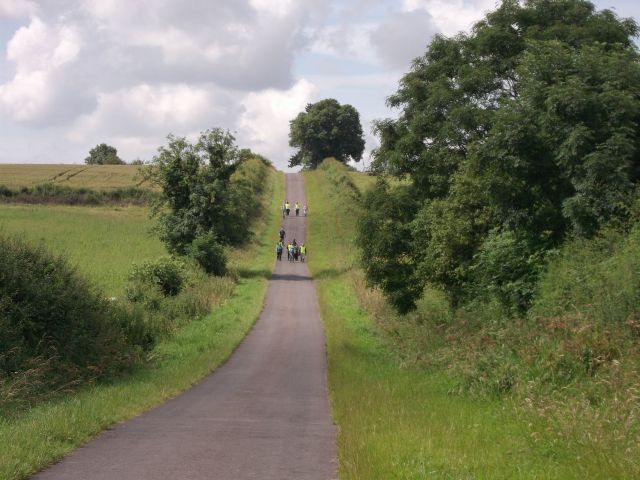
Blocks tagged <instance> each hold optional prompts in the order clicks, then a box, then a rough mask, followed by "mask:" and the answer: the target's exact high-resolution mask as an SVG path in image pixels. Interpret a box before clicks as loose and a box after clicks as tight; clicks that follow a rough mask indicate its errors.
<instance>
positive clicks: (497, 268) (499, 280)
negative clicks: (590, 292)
mask: <svg viewBox="0 0 640 480" xmlns="http://www.w3.org/2000/svg"><path fill="white" fill-rule="evenodd" d="M544 259H545V252H544V251H542V250H538V251H532V249H531V247H529V245H528V244H527V242H526V241H525V240H523V239H521V238H518V236H517V234H516V233H515V232H512V231H503V232H500V231H497V230H493V231H491V232H490V233H489V235H487V237H486V238H485V240H484V242H483V243H482V245H481V246H480V248H479V250H478V253H477V254H476V255H475V256H474V265H473V266H472V268H471V272H472V279H473V283H474V285H473V292H472V293H473V298H479V299H482V298H488V299H491V298H495V299H497V300H498V301H499V302H500V303H501V304H502V305H503V306H504V307H505V308H506V309H507V311H509V312H510V313H512V314H513V313H519V314H523V313H524V312H526V310H527V308H528V307H529V305H530V302H531V299H532V297H533V294H534V291H535V288H536V281H537V279H538V274H539V272H540V271H541V270H542V268H543V266H544Z"/></svg>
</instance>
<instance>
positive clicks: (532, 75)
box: [359, 0, 640, 310]
mask: <svg viewBox="0 0 640 480" xmlns="http://www.w3.org/2000/svg"><path fill="white" fill-rule="evenodd" d="M637 33H638V27H637V25H636V23H635V22H634V21H633V20H630V19H626V20H621V19H619V18H617V17H616V15H615V14H614V13H612V12H611V11H609V10H603V11H596V10H595V8H594V6H593V4H591V3H590V2H587V1H584V0H526V1H524V2H520V1H517V0H504V1H503V2H502V4H501V5H500V6H499V8H498V9H497V10H496V11H494V12H491V13H489V14H487V16H486V17H485V18H484V19H483V20H482V21H480V22H479V23H477V24H476V25H475V26H474V28H473V30H472V32H471V33H470V34H463V33H461V34H459V35H458V36H456V37H454V38H445V37H442V36H437V37H436V38H435V39H434V40H433V41H432V42H431V43H430V45H429V46H428V48H427V51H426V53H425V55H424V56H422V57H420V58H417V59H416V60H415V61H414V63H413V65H412V67H411V70H410V71H409V72H408V73H407V74H406V75H405V76H404V77H403V78H402V80H401V82H400V86H399V89H398V91H397V92H396V93H395V94H393V95H392V96H391V97H389V99H388V103H389V105H390V106H392V107H395V108H397V109H399V111H400V115H399V116H398V118H397V119H388V120H382V121H379V122H377V123H376V125H375V130H376V132H377V134H378V136H379V137H380V140H381V146H380V148H379V149H378V150H377V151H376V152H374V162H373V167H374V168H375V169H377V170H378V171H381V172H386V173H389V174H392V175H395V176H398V177H409V178H410V180H411V182H406V183H404V184H402V185H400V186H398V187H395V188H397V189H401V190H406V192H405V193H404V194H400V193H398V192H395V193H393V188H392V187H390V186H389V185H388V184H386V183H381V184H380V185H379V186H378V188H377V189H375V190H374V191H373V192H372V193H371V194H370V195H371V197H370V199H369V201H371V202H374V203H375V204H376V205H377V208H376V211H369V213H368V214H367V216H366V217H365V219H364V220H363V222H362V223H361V228H360V240H359V242H360V245H361V247H362V248H363V249H364V251H365V252H366V255H365V258H364V261H365V270H366V272H367V276H368V279H369V281H370V282H371V283H373V284H376V285H379V286H381V288H382V289H383V290H384V291H385V292H386V294H387V295H388V296H389V298H391V299H392V301H394V303H395V304H396V306H398V307H399V308H400V309H403V310H406V309H408V308H411V306H412V302H413V300H414V299H415V292H416V291H418V292H419V291H420V290H421V288H422V287H423V286H424V285H426V284H436V285H440V286H442V287H443V288H444V289H445V290H447V291H448V292H449V293H451V294H452V296H453V298H454V299H456V298H458V299H460V298H463V297H464V296H465V295H471V296H474V295H476V294H478V292H496V294H497V296H498V297H499V298H500V299H501V300H503V301H504V302H505V303H509V304H511V305H515V306H516V307H518V308H526V304H527V301H528V299H529V298H530V297H531V293H532V282H533V281H535V274H536V272H537V269H538V268H539V267H540V264H541V262H542V259H544V255H545V252H547V251H548V250H549V249H550V248H554V247H555V246H557V245H558V244H559V243H560V242H561V241H562V240H563V238H565V236H566V235H567V234H570V233H573V234H577V235H585V236H589V235H591V234H593V233H594V232H595V231H596V230H597V229H598V227H599V226H600V225H601V224H602V223H603V222H606V221H607V220H609V219H611V218H612V217H615V216H617V215H619V214H621V213H623V212H624V211H625V206H626V205H628V203H629V201H630V197H631V194H632V191H633V188H634V186H635V185H636V184H637V183H638V180H639V179H640V148H639V147H640V143H639V142H640V140H639V139H640V135H639V134H640V132H639V125H640V61H639V56H638V51H637V48H636V46H635V45H634V44H633V42H632V38H633V37H634V36H636V35H637ZM399 201H402V202H403V203H402V205H399V204H398V203H397V202H399ZM398 211H401V212H403V213H402V215H397V216H395V217H393V218H388V217H385V216H384V215H381V212H398ZM389 222H391V223H392V224H393V225H392V226H393V228H390V226H389ZM398 271H403V272H404V275H402V276H401V277H398V276H397V275H395V272H398Z"/></svg>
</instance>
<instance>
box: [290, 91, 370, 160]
mask: <svg viewBox="0 0 640 480" xmlns="http://www.w3.org/2000/svg"><path fill="white" fill-rule="evenodd" d="M290 124H291V128H290V131H289V145H291V146H292V147H295V148H298V151H297V152H296V153H295V154H294V155H293V156H292V157H291V159H290V160H289V167H295V166H298V165H302V166H303V167H304V168H310V169H312V168H316V167H317V166H318V165H319V164H320V162H322V160H324V159H325V158H327V157H334V158H336V159H337V160H339V161H341V162H343V163H347V162H348V161H349V160H353V161H355V162H358V161H360V159H361V158H362V152H363V151H364V137H363V134H362V125H360V115H359V114H358V111H357V110H356V109H355V108H353V107H352V106H351V105H347V104H345V105H340V103H338V101H337V100H334V99H333V98H328V99H325V100H321V101H319V102H316V103H310V104H308V105H307V107H306V108H305V111H304V112H300V113H299V114H298V116H297V117H296V118H294V119H293V120H291V122H290Z"/></svg>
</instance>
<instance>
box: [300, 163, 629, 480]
mask: <svg viewBox="0 0 640 480" xmlns="http://www.w3.org/2000/svg"><path fill="white" fill-rule="evenodd" d="M305 185H306V188H307V199H308V202H309V204H310V205H311V206H312V210H311V211H312V215H311V216H310V217H309V241H310V242H311V243H312V246H313V251H314V256H313V258H312V259H311V260H310V268H311V269H312V272H313V274H314V276H315V277H316V279H317V280H316V281H317V285H318V290H319V296H320V304H321V311H322V316H323V320H324V322H325V328H326V331H327V348H328V361H329V383H330V389H331V396H332V406H333V411H334V416H335V418H336V421H337V423H338V424H339V426H340V434H339V456H340V476H341V478H536V479H537V478H563V479H564V478H576V479H578V478H637V477H638V474H639V470H638V460H637V459H638V458H640V457H639V456H638V454H637V453H638V446H639V445H640V444H639V443H638V440H637V434H638V425H637V420H636V419H637V418H638V411H637V402H638V389H637V387H636V386H635V385H636V383H635V379H636V378H637V377H636V376H635V375H636V374H635V369H636V366H637V365H638V362H637V357H636V356H634V355H635V354H633V353H632V350H629V349H627V350H626V351H625V352H626V353H625V355H624V358H621V357H618V360H616V361H617V362H619V363H616V362H615V361H614V360H613V359H612V360H607V361H605V362H602V363H601V364H599V366H598V367H596V369H595V371H593V373H588V371H589V370H588V369H587V368H585V366H584V364H582V363H581V364H580V365H579V367H578V368H580V369H581V370H580V371H581V373H580V375H578V376H575V377H572V378H571V379H570V380H569V381H568V382H565V383H560V382H559V379H558V378H554V377H553V375H557V374H558V372H563V371H564V370H563V368H564V366H565V365H568V366H569V370H571V368H572V367H571V365H572V364H573V360H568V357H570V355H569V350H566V349H565V351H564V352H563V350H562V348H565V347H569V346H570V345H573V344H572V343H571V339H572V338H573V339H575V336H576V335H578V336H579V335H586V336H589V335H587V334H585V332H579V331H578V330H575V331H574V332H573V333H571V332H569V331H568V330H567V331H564V332H562V333H561V335H559V336H558V335H557V332H558V331H557V328H556V327H555V326H554V325H555V324H554V323H553V321H549V322H546V321H540V318H537V319H536V318H531V319H520V320H517V319H510V318H507V317H505V316H504V312H503V311H502V309H501V307H500V305H494V304H475V305H467V306H466V308H463V309H459V310H453V309H452V308H451V307H450V306H449V302H448V299H447V297H446V296H445V295H444V294H443V293H441V292H438V291H437V290H433V289H427V291H426V292H425V294H424V296H423V298H422V299H421V300H420V302H419V308H418V312H416V313H414V314H411V315H406V316H399V315H397V314H396V313H395V312H394V311H393V310H392V309H391V308H390V307H389V306H388V305H387V304H386V302H385V301H384V299H383V297H382V295H381V294H380V293H379V292H378V291H376V290H371V289H368V288H367V287H366V284H365V282H364V279H363V276H362V274H361V272H359V271H358V269H357V268H356V266H355V265H356V262H355V257H356V256H357V255H356V254H355V253H354V250H353V248H352V247H351V245H352V243H351V241H350V239H352V238H353V233H354V232H353V223H354V222H353V218H354V216H357V214H358V213H357V209H358V208H361V207H360V206H359V205H358V201H357V197H358V195H357V192H356V189H355V188H354V186H353V184H351V182H349V179H348V176H347V175H346V174H345V169H344V168H343V167H341V166H340V165H339V164H337V163H336V162H328V163H327V162H325V164H323V166H322V167H321V168H320V169H319V171H316V172H310V173H307V174H306V175H305ZM341 205H351V206H352V209H351V210H348V211H345V210H344V209H341V208H338V207H339V206H341ZM336 239H339V241H336ZM345 246H348V248H345ZM625 248H626V247H625ZM625 248H622V249H621V250H620V251H625ZM573 249H575V246H574V247H573ZM571 251H572V247H570V246H569V247H567V252H566V254H565V255H569V253H570V252H571ZM629 255H635V253H633V252H631V251H630V253H629ZM606 256H607V255H604V257H606ZM604 257H601V258H603V259H604ZM584 258H585V259H586V258H588V256H586V255H585V256H584ZM635 258H636V260H632V259H631V258H630V257H629V258H627V259H626V263H628V264H629V265H630V267H629V268H627V269H626V270H627V272H628V273H626V274H625V273H620V272H621V271H624V269H623V270H620V269H618V268H616V269H615V271H616V272H617V273H615V274H610V275H609V277H611V276H613V277H616V278H619V279H620V280H623V279H626V280H624V281H628V280H630V279H631V278H633V273H632V272H633V271H634V268H635V267H633V265H636V264H637V258H638V257H637V255H636V257H635ZM621 260H622V259H621ZM590 263H593V262H590ZM624 263H625V261H621V262H620V265H621V266H622V264H624ZM584 265H585V266H586V265H587V263H586V262H585V263H584ZM605 265H610V263H607V262H604V263H602V266H601V268H600V271H601V272H604V270H607V267H605ZM608 271H611V270H608ZM548 275H549V277H548V278H549V280H548V281H549V282H552V283H553V281H554V280H553V279H554V278H558V275H556V274H555V273H554V271H553V270H550V271H549V274H548ZM545 278H547V277H545ZM567 278H570V276H568V277H567ZM574 278H575V277H574ZM604 278H607V277H606V276H605V277H604ZM635 278H637V277H635ZM610 281H612V280H611V279H609V280H607V282H610ZM543 282H544V280H543ZM573 284H574V282H573V281H569V282H567V283H566V284H565V285H564V286H560V284H558V283H557V282H556V283H555V284H554V285H555V287H552V286H549V287H548V290H549V292H548V293H545V294H544V296H546V298H551V297H550V296H551V293H550V292H551V291H553V292H556V293H555V295H558V294H559V293H558V292H564V293H563V295H566V293H567V291H570V287H569V285H573ZM596 284H597V286H596V287H595V289H599V288H601V287H602V284H601V283H598V282H596ZM619 287H620V288H619V289H618V290H619V291H628V290H629V288H628V287H623V286H622V284H621V283H620V284H619ZM595 289H594V292H595ZM543 290H544V289H542V290H541V291H543ZM544 296H542V295H541V296H540V298H539V299H538V301H539V302H540V304H539V305H540V307H539V308H542V305H543V297H544ZM625 296H626V298H628V299H633V298H634V297H633V294H631V293H628V294H625ZM563 298H565V299H566V298H569V297H566V296H564V297H563ZM591 298H592V299H595V300H598V298H602V301H600V300H598V301H597V302H596V303H595V304H594V303H593V302H591V303H589V305H592V306H595V305H598V304H599V305H602V307H597V308H598V309H600V310H601V311H604V310H605V309H607V308H613V305H619V302H617V301H616V300H611V301H609V300H607V301H605V299H607V298H609V294H604V293H603V294H602V295H601V296H600V297H599V296H598V294H595V293H594V296H592V297H591ZM549 301H550V303H551V304H557V302H556V300H549ZM568 303H569V304H571V302H568ZM621 303H623V304H625V303H626V304H632V303H633V301H632V300H631V301H627V300H625V301H623V302H621ZM606 305H609V306H606ZM545 308H546V307H545ZM556 313H557V314H560V312H556ZM574 313H575V309H574ZM546 314H547V313H545V315H546ZM625 315H626V312H624V311H621V312H620V313H619V314H618V317H619V318H620V319H623V318H624V317H625ZM544 318H547V317H544ZM555 318H556V320H557V318H558V317H555ZM550 320H552V319H550ZM621 322H622V323H621ZM626 322H627V323H628V322H629V320H627V321H626ZM632 322H633V319H632ZM624 323H625V322H624V321H622V320H620V321H619V322H618V324H624ZM581 325H584V324H581ZM576 326H577V325H573V327H572V328H574V327H576ZM629 328H632V327H629ZM596 330H597V331H600V332H602V328H600V329H596ZM587 331H590V330H589V329H587ZM565 340H566V341H568V342H569V343H568V344H566V345H565V347H562V348H560V349H557V347H558V346H560V345H562V342H563V341H565ZM610 341H611V342H614V343H616V344H617V345H627V346H629V343H628V342H623V343H618V342H617V341H616V340H615V335H614V336H612V337H611V338H610ZM605 345H606V344H603V345H600V346H599V347H598V348H600V349H599V350H598V349H592V350H591V351H590V350H586V352H587V356H586V357H585V356H581V355H578V356H574V357H573V358H579V359H582V362H585V361H586V363H587V364H589V363H590V362H591V360H589V358H611V357H610V353H608V354H606V355H609V356H608V357H607V356H606V355H605V357H602V354H603V349H602V347H604V346H605ZM580 352H582V351H581V350H580ZM591 352H593V354H594V355H595V357H590V356H589V355H591ZM604 352H606V348H605V349H604ZM527 355H529V356H530V357H528V356H527ZM597 362H600V360H597ZM623 363H624V364H627V367H624V366H623ZM574 366H575V365H574ZM536 372H537V373H536ZM544 373H547V374H548V375H550V377H549V376H547V379H546V381H544V382H543V381H540V382H539V383H538V382H537V381H535V380H534V379H542V378H543V374H544ZM535 375H537V377H536V376H535ZM581 379H582V380H581ZM585 379H590V380H589V381H583V380H585ZM532 381H533V383H532ZM554 385H555V386H557V388H556V387H555V386H554ZM550 386H551V388H549V387H550ZM603 388H604V389H605V390H607V391H608V393H607V391H601V389H603Z"/></svg>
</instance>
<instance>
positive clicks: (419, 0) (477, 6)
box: [402, 0, 499, 36]
mask: <svg viewBox="0 0 640 480" xmlns="http://www.w3.org/2000/svg"><path fill="white" fill-rule="evenodd" d="M498 3H499V2H498V0H475V1H469V0H403V2H402V9H403V10H404V11H405V12H413V11H416V10H424V11H426V12H428V13H429V14H430V15H431V17H432V18H433V21H434V23H435V25H436V26H437V27H438V29H439V30H440V32H442V33H444V34H445V35H448V36H452V35H455V34H457V33H458V32H460V31H467V32H468V31H469V30H470V29H471V27H472V26H473V25H474V23H476V22H477V21H478V20H480V19H482V17H484V15H485V14H486V13H487V12H488V11H490V10H495V8H496V5H497V4H498Z"/></svg>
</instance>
